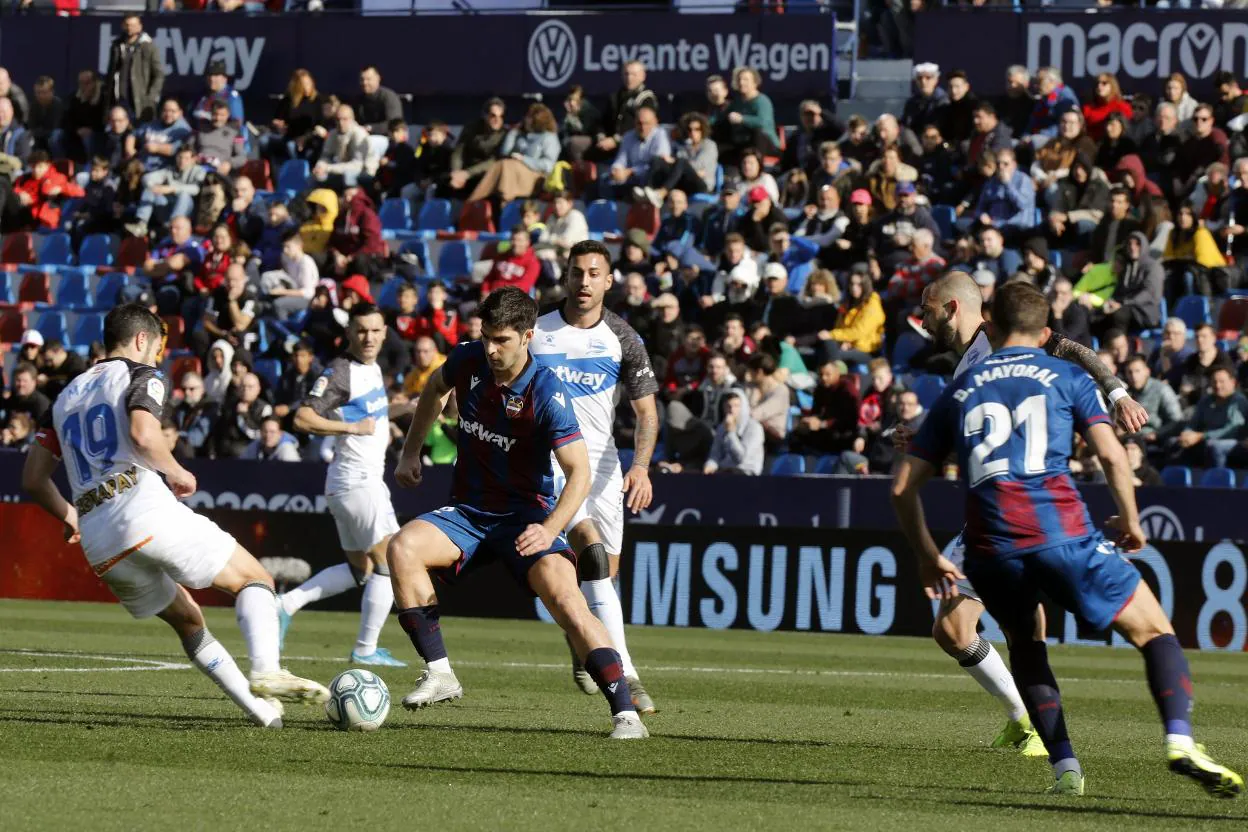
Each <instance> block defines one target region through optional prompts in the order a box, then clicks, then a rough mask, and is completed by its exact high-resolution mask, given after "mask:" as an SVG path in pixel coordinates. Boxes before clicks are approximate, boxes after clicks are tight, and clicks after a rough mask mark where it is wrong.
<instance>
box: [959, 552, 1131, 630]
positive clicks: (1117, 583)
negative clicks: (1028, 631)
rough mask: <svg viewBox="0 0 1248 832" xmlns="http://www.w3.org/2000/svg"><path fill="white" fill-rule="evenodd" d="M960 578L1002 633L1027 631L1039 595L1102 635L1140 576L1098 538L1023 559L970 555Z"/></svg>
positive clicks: (1128, 599)
mask: <svg viewBox="0 0 1248 832" xmlns="http://www.w3.org/2000/svg"><path fill="white" fill-rule="evenodd" d="M962 571H963V572H965V573H966V577H967V578H969V579H970V581H971V583H972V584H974V586H975V589H976V591H977V592H978V593H979V596H980V598H982V599H983V602H984V606H985V607H986V608H987V609H988V612H990V613H992V617H993V618H995V619H997V621H998V622H999V623H1000V624H1001V625H1002V626H1003V627H1007V628H1009V627H1011V622H1017V623H1016V624H1015V625H1014V628H1017V627H1018V626H1022V627H1025V628H1030V627H1031V623H1032V611H1033V610H1034V609H1035V606H1036V602H1038V601H1039V600H1040V595H1041V593H1043V594H1044V595H1045V596H1047V597H1048V598H1049V600H1050V601H1052V602H1053V603H1055V604H1057V605H1058V606H1060V607H1062V608H1063V609H1065V610H1068V611H1069V612H1072V613H1074V614H1075V617H1076V618H1078V619H1079V620H1080V621H1082V622H1083V623H1085V624H1087V625H1088V626H1089V627H1092V628H1094V629H1096V630H1104V629H1107V628H1108V627H1109V625H1110V624H1112V623H1113V622H1114V619H1116V618H1117V617H1118V614H1119V613H1120V612H1122V610H1123V608H1124V607H1126V605H1127V602H1128V601H1130V600H1131V596H1132V595H1134V594H1135V589H1136V587H1137V586H1138V585H1139V583H1140V573H1139V572H1138V571H1137V570H1136V568H1135V566H1133V565H1132V564H1131V562H1130V561H1129V560H1127V559H1126V558H1125V557H1123V556H1122V555H1121V554H1120V553H1119V552H1118V547H1117V546H1115V545H1114V544H1113V543H1111V542H1109V541H1108V540H1106V539H1105V538H1104V537H1102V536H1101V535H1100V534H1099V533H1098V534H1093V535H1090V536H1088V537H1085V538H1083V539H1082V540H1076V541H1074V542H1072V543H1067V544H1065V545H1062V546H1054V547H1052V548H1049V549H1041V550H1039V551H1035V552H1027V553H1025V554H1021V555H1007V556H993V555H979V554H977V553H975V552H973V551H968V552H967V556H966V561H965V563H964V565H963V569H962Z"/></svg>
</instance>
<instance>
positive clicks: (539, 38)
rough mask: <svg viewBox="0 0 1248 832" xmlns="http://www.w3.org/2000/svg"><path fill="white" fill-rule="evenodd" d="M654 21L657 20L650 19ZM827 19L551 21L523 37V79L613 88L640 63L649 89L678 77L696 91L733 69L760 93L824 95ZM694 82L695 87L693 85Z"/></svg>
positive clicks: (829, 81)
mask: <svg viewBox="0 0 1248 832" xmlns="http://www.w3.org/2000/svg"><path fill="white" fill-rule="evenodd" d="M656 17H661V18H662V19H661V21H657V20H656V19H655V18H656ZM834 43H835V18H834V17H833V16H832V15H816V16H796V17H794V16H773V15H759V16H756V17H754V16H751V17H745V16H742V17H737V16H724V15H654V14H635V15H634V14H630V15H609V16H608V15H601V16H600V15H585V16H577V17H569V18H566V19H565V18H552V19H547V20H544V21H542V22H541V23H539V24H537V25H536V26H535V27H534V28H533V29H532V31H531V32H530V35H529V39H528V49H527V63H528V67H527V68H528V74H529V77H530V78H531V79H532V81H533V82H535V84H536V86H537V88H539V89H548V90H549V89H563V88H566V87H568V86H570V85H572V84H581V85H582V86H586V87H587V88H589V87H591V86H592V87H597V88H606V87H618V86H619V81H620V73H621V70H622V69H623V67H624V65H625V64H627V63H629V62H630V61H640V62H641V63H642V64H644V65H645V66H646V69H647V72H648V73H649V74H650V75H651V76H659V79H661V80H659V79H655V78H653V77H652V78H651V82H650V85H651V87H653V88H663V89H670V88H671V87H670V82H672V81H675V82H676V83H677V85H678V87H680V88H683V86H684V85H683V84H681V83H680V82H681V81H682V80H685V79H683V78H682V77H681V76H688V79H687V80H688V82H689V87H690V88H696V89H700V88H701V85H702V84H703V83H705V79H706V76H707V75H709V74H721V75H724V76H725V77H728V76H731V74H732V71H733V70H734V69H735V68H737V67H740V66H750V67H754V68H755V69H757V70H758V72H759V74H760V75H762V78H763V83H764V87H767V86H768V85H771V86H772V87H773V88H776V86H777V85H780V86H781V88H789V89H809V90H810V91H812V92H814V91H818V90H820V89H822V91H828V90H829V89H830V88H831V86H832V85H833V81H834V79H833V75H832V73H833V71H834V69H835V55H834ZM695 79H696V80H697V86H696V87H695V86H694V85H693V82H694V80H695Z"/></svg>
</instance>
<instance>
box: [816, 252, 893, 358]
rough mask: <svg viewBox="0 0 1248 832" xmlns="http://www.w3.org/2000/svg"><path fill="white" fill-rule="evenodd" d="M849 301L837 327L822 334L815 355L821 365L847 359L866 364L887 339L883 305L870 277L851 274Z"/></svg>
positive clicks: (843, 308) (847, 300) (842, 311)
mask: <svg viewBox="0 0 1248 832" xmlns="http://www.w3.org/2000/svg"><path fill="white" fill-rule="evenodd" d="M847 294H848V297H847V299H846V303H845V305H844V306H843V307H841V314H840V316H839V317H838V318H837V320H836V326H834V327H832V329H826V330H823V331H822V332H820V333H819V345H818V347H816V349H815V356H816V359H817V362H818V363H819V364H821V365H822V364H824V363H826V362H828V361H838V360H839V361H844V362H845V363H846V364H866V363H867V362H869V361H870V360H871V359H872V358H873V357H874V356H875V354H876V353H878V352H879V351H880V346H881V345H882V344H883V342H884V304H883V303H881V302H880V293H879V292H877V291H875V286H874V285H873V284H872V282H871V276H870V275H866V274H860V273H857V272H855V273H852V274H850V276H849V291H848V293H847Z"/></svg>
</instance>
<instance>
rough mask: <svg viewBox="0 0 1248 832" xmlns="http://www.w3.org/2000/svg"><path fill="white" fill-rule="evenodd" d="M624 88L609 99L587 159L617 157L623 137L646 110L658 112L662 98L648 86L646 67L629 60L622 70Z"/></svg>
mask: <svg viewBox="0 0 1248 832" xmlns="http://www.w3.org/2000/svg"><path fill="white" fill-rule="evenodd" d="M621 75H622V77H623V81H624V83H623V85H622V86H621V87H620V88H619V89H618V90H616V92H615V94H614V95H612V96H611V97H610V98H609V99H607V106H606V108H605V109H604V110H603V118H602V124H601V127H600V131H599V133H598V135H597V136H596V137H595V141H594V146H593V148H592V149H591V150H589V151H588V152H587V153H586V156H587V157H588V158H590V159H593V160H595V161H600V162H601V161H606V160H608V159H614V158H617V157H618V154H619V150H620V147H621V145H622V144H623V142H624V136H625V134H627V133H628V132H629V131H630V130H633V129H635V128H636V126H637V114H638V112H639V111H640V110H641V109H642V108H643V107H649V108H650V109H651V110H653V111H654V112H655V113H658V111H659V97H658V96H657V95H655V94H654V92H653V91H652V90H651V89H649V88H648V87H647V86H646V66H645V64H643V63H642V62H641V61H629V62H628V63H626V64H624V67H623V69H622V70H621Z"/></svg>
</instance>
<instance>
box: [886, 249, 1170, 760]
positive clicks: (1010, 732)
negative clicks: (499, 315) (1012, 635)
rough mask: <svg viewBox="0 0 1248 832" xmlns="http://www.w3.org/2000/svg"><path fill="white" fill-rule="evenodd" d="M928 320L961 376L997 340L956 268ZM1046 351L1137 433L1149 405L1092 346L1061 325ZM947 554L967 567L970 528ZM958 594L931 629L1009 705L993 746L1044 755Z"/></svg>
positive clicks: (935, 287) (969, 596)
mask: <svg viewBox="0 0 1248 832" xmlns="http://www.w3.org/2000/svg"><path fill="white" fill-rule="evenodd" d="M923 328H924V329H926V330H927V332H929V333H931V335H932V338H933V339H934V340H935V342H936V346H937V347H938V348H940V349H944V350H953V351H954V352H956V353H957V354H958V355H959V356H961V359H960V360H959V362H958V366H957V369H956V370H954V374H953V377H954V381H955V382H956V381H957V380H958V379H959V378H960V377H961V376H962V374H963V373H965V372H966V371H967V370H968V369H969V368H971V367H973V366H975V365H976V364H978V363H980V362H981V361H983V360H984V359H985V358H987V357H988V356H989V355H991V354H992V351H993V349H994V348H995V347H994V342H995V340H996V339H995V335H994V334H993V330H992V324H990V323H989V322H987V321H985V320H984V315H983V297H982V295H981V294H980V291H979V287H978V286H976V285H975V281H973V280H972V279H971V277H970V275H968V274H966V273H964V272H950V273H948V274H946V275H945V276H943V277H941V278H939V279H937V280H935V281H933V282H932V283H931V284H930V285H929V286H928V287H927V288H926V289H925V290H924V292H923ZM1044 349H1045V352H1047V353H1048V354H1049V355H1051V356H1053V357H1054V358H1059V359H1064V360H1066V361H1070V362H1072V363H1074V364H1076V365H1078V366H1079V367H1082V368H1083V369H1084V370H1085V371H1087V373H1088V374H1089V375H1090V376H1092V378H1093V380H1094V381H1095V382H1096V383H1097V385H1098V386H1099V387H1100V389H1101V390H1102V391H1103V393H1104V395H1105V396H1106V397H1107V398H1108V400H1109V402H1110V403H1111V404H1112V406H1113V408H1114V413H1115V417H1116V419H1117V421H1118V424H1119V425H1121V426H1122V428H1123V429H1124V430H1126V431H1127V432H1128V433H1135V432H1136V431H1138V430H1139V429H1140V428H1142V427H1143V426H1144V424H1145V423H1146V422H1147V421H1148V412H1147V411H1146V410H1144V408H1143V407H1141V406H1140V405H1139V404H1138V403H1137V402H1135V401H1134V400H1133V399H1132V398H1131V397H1130V396H1129V395H1127V390H1126V385H1125V384H1123V382H1122V380H1121V379H1119V378H1118V377H1116V376H1115V375H1114V374H1113V373H1112V372H1111V371H1110V370H1109V368H1108V367H1106V366H1105V365H1104V364H1102V363H1101V361H1100V359H1098V358H1097V357H1096V353H1094V352H1092V350H1090V349H1088V348H1086V347H1084V346H1082V345H1080V344H1077V343H1075V342H1074V341H1071V340H1070V339H1069V338H1066V337H1065V336H1062V335H1058V334H1056V333H1052V334H1049V335H1048V336H1047V339H1046V341H1045V344H1044ZM910 438H911V437H910V435H909V434H908V433H907V432H905V431H898V435H897V436H895V437H894V440H895V441H896V442H898V443H906V442H908V441H909V439H910ZM947 555H948V557H949V559H950V560H951V561H953V562H954V563H955V565H957V566H958V568H961V565H962V559H963V557H964V555H965V546H964V543H963V534H959V535H958V537H957V538H956V539H955V540H954V542H953V543H952V544H950V548H949V550H948V552H947ZM958 589H959V593H958V594H957V595H956V596H955V597H951V598H946V599H943V600H942V601H941V604H940V608H939V610H938V611H937V613H936V622H935V624H934V625H933V627H932V636H933V638H935V640H936V643H937V644H939V645H940V648H941V649H942V650H944V651H945V653H947V654H948V655H949V656H950V657H951V658H953V659H956V660H957V662H958V664H959V665H960V666H961V667H962V669H963V670H965V671H966V672H967V673H968V674H970V676H971V678H973V679H974V680H975V681H976V682H978V683H979V685H980V687H982V688H983V689H984V690H985V691H987V692H988V693H989V694H991V695H992V696H993V697H995V698H996V699H997V700H998V701H999V702H1000V703H1001V705H1002V707H1003V708H1004V709H1005V712H1006V718H1007V720H1008V721H1007V722H1006V725H1005V728H1003V729H1002V730H1001V732H1000V733H999V734H998V735H997V737H996V739H994V740H993V742H992V747H993V748H1010V747H1012V748H1017V749H1019V750H1020V751H1021V752H1022V753H1023V754H1024V755H1026V756H1029V757H1042V756H1044V755H1045V754H1046V753H1047V752H1046V750H1045V748H1044V744H1043V743H1042V742H1041V740H1040V737H1039V735H1038V734H1037V733H1036V732H1035V730H1034V729H1033V727H1032V724H1031V720H1030V719H1029V717H1028V716H1027V709H1026V706H1025V705H1024V704H1023V699H1022V697H1021V696H1020V695H1019V692H1018V686H1017V685H1016V684H1015V682H1014V677H1013V676H1011V675H1010V671H1009V668H1007V667H1006V665H1005V662H1004V661H1003V660H1002V659H1001V655H1000V654H999V653H998V652H997V651H996V648H994V647H993V646H992V644H991V642H988V641H986V640H985V639H983V638H981V637H980V636H979V633H978V625H979V619H980V618H981V617H982V616H983V614H984V604H983V601H982V600H980V597H979V595H978V594H977V593H976V592H975V589H974V587H972V586H971V585H970V583H969V582H968V581H962V582H961V583H960V584H959V585H958ZM1035 623H1036V634H1037V635H1038V636H1040V637H1043V634H1044V614H1043V611H1042V610H1040V609H1038V608H1037V610H1036V622H1035Z"/></svg>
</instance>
